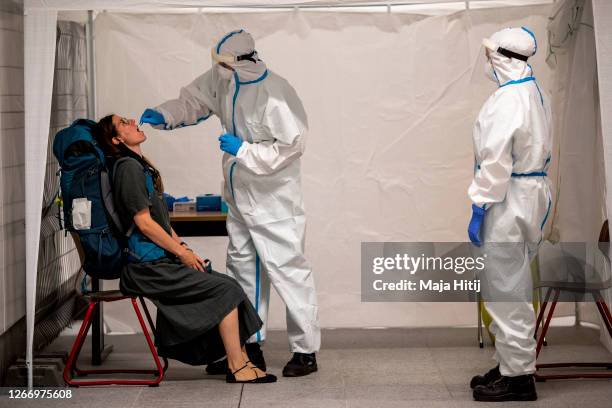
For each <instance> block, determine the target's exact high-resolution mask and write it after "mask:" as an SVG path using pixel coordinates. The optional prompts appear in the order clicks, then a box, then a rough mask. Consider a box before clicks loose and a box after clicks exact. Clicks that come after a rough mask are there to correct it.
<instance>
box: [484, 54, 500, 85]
mask: <svg viewBox="0 0 612 408" xmlns="http://www.w3.org/2000/svg"><path fill="white" fill-rule="evenodd" d="M484 72H485V75H486V76H487V78H489V79H490V80H491V81H493V82H495V83H496V84H498V83H499V82H498V80H497V76H496V75H495V68H493V64H491V60H490V59H488V58H487V62H485V66H484Z"/></svg>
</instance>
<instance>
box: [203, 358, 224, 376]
mask: <svg viewBox="0 0 612 408" xmlns="http://www.w3.org/2000/svg"><path fill="white" fill-rule="evenodd" d="M228 370H229V368H228V367H227V358H224V359H223V360H219V361H215V362H214V363H210V364H209V365H207V366H206V372H207V373H208V374H210V375H225V374H227V371H228Z"/></svg>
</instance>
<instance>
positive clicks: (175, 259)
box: [94, 115, 276, 383]
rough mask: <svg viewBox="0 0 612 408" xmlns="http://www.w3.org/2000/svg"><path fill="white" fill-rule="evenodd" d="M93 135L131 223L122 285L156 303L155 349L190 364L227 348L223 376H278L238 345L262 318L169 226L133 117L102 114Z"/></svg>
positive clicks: (203, 361) (255, 378) (254, 379)
mask: <svg viewBox="0 0 612 408" xmlns="http://www.w3.org/2000/svg"><path fill="white" fill-rule="evenodd" d="M94 137H95V139H96V140H97V142H98V143H99V145H100V147H101V148H102V150H104V152H105V154H106V155H107V156H110V157H112V159H111V165H112V162H116V163H117V165H116V166H114V167H115V170H114V174H113V187H114V199H115V207H116V211H117V212H118V214H119V217H120V218H121V221H122V223H123V225H124V226H126V228H128V227H129V226H132V227H133V232H132V233H131V234H130V236H129V239H128V249H129V256H128V259H129V262H128V264H127V266H126V267H125V268H124V269H123V271H122V274H121V283H120V288H121V291H122V292H123V293H125V294H128V295H137V296H145V297H147V298H149V299H151V300H152V301H153V303H154V304H155V306H156V307H157V330H156V338H155V341H156V346H157V349H158V352H159V355H161V356H164V357H168V358H172V359H176V360H179V361H182V362H184V363H187V364H191V365H201V364H209V363H211V362H214V361H215V360H218V359H220V358H222V357H223V356H225V355H227V360H228V366H229V370H230V372H229V373H228V374H227V377H226V381H227V382H241V383H242V382H252V383H267V382H274V381H276V377H275V376H274V375H271V374H266V373H265V372H263V371H261V370H260V369H259V368H257V367H255V366H254V365H253V364H252V363H251V362H250V361H248V358H247V355H246V352H245V349H244V344H245V342H246V340H247V339H248V338H249V337H250V336H251V335H253V334H254V333H256V332H257V331H258V330H259V329H260V328H261V326H262V321H261V320H260V319H259V316H258V315H257V312H256V311H255V309H254V308H253V305H252V304H251V302H249V300H248V298H247V296H246V294H245V293H244V291H243V290H242V288H241V287H240V285H239V284H238V283H237V282H236V281H235V280H234V279H232V278H230V277H228V276H226V275H223V274H220V273H217V272H214V271H212V272H210V273H207V272H205V271H204V267H205V266H206V265H205V264H204V261H203V260H202V258H200V257H199V256H197V255H196V254H195V253H194V252H193V251H192V250H191V249H189V247H188V246H187V245H186V244H185V243H184V242H181V239H180V238H179V237H178V236H177V235H176V233H175V232H174V230H173V229H172V227H171V226H170V220H169V216H168V209H167V208H166V204H165V201H164V200H163V199H162V193H163V184H162V180H161V177H160V174H159V172H158V171H157V170H156V169H155V167H153V166H152V165H151V163H150V162H149V161H147V159H145V158H144V156H143V155H142V151H141V146H140V145H141V144H142V143H143V142H144V141H145V140H146V136H145V134H144V133H143V132H142V131H140V130H139V129H138V126H137V125H136V123H135V122H134V120H128V119H125V118H122V117H120V116H117V115H108V116H106V117H104V118H102V119H101V120H100V121H99V122H98V124H97V125H96V127H95V129H94ZM124 158H125V159H124ZM117 160H119V161H117Z"/></svg>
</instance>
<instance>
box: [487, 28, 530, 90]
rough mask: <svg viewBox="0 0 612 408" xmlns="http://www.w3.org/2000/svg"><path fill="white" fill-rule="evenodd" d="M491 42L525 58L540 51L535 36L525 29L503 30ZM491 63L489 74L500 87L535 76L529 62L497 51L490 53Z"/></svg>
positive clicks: (493, 36)
mask: <svg viewBox="0 0 612 408" xmlns="http://www.w3.org/2000/svg"><path fill="white" fill-rule="evenodd" d="M489 40H490V41H491V42H493V43H495V44H496V45H497V46H498V47H502V48H504V49H506V50H509V51H511V52H514V53H516V54H520V55H523V56H525V57H531V56H533V55H535V53H536V51H537V49H538V45H537V42H536V39H535V36H534V35H533V33H532V32H531V31H529V29H527V28H525V27H517V28H506V29H503V30H501V31H498V32H496V33H495V34H493V35H492V36H491V37H490V38H489ZM489 61H490V68H489V72H488V73H487V74H488V76H490V77H491V79H493V80H494V81H496V82H497V83H498V85H500V86H502V85H504V84H507V83H508V82H510V81H517V80H520V79H523V78H527V77H530V76H532V75H533V72H532V70H531V66H530V65H529V63H528V62H527V61H521V60H520V59H516V58H509V57H507V56H505V55H502V54H500V53H498V52H495V51H491V52H490V53H489Z"/></svg>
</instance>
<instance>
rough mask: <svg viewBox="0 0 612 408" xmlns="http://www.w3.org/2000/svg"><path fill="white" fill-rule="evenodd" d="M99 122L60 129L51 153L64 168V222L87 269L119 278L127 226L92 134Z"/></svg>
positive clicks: (100, 275) (78, 122) (82, 121)
mask: <svg viewBox="0 0 612 408" xmlns="http://www.w3.org/2000/svg"><path fill="white" fill-rule="evenodd" d="M95 124H96V122H94V121H92V120H87V119H77V120H76V121H74V122H73V123H72V125H70V126H69V127H67V128H65V129H62V130H60V131H59V132H58V133H57V134H56V135H55V139H54V141H53V154H54V155H55V157H56V158H57V161H58V162H59V165H60V167H61V170H60V188H61V194H62V201H63V209H64V225H65V228H66V229H67V230H68V231H71V232H75V233H76V234H77V235H78V236H79V240H80V243H81V246H82V248H83V252H84V256H85V259H84V262H83V269H84V270H85V272H86V273H87V274H88V275H90V276H92V277H94V278H98V279H117V278H119V275H120V273H121V269H122V268H123V265H124V263H125V262H124V256H123V248H125V244H124V243H123V242H121V241H122V231H123V227H122V225H121V221H120V219H119V216H118V214H117V212H116V211H115V207H114V203H113V195H112V186H111V177H110V175H109V169H108V167H107V162H106V158H105V157H104V153H103V152H102V150H101V149H100V147H99V146H98V144H97V143H96V141H95V140H94V138H93V136H92V130H93V127H94V126H95ZM83 209H86V210H87V211H86V212H87V214H84V213H85V211H83ZM77 213H78V214H77Z"/></svg>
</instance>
